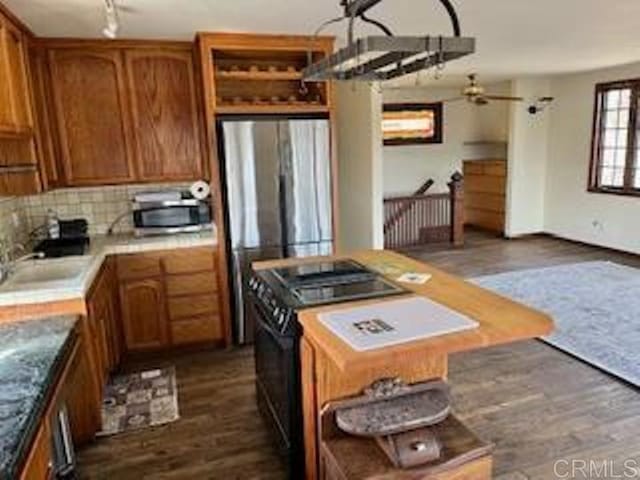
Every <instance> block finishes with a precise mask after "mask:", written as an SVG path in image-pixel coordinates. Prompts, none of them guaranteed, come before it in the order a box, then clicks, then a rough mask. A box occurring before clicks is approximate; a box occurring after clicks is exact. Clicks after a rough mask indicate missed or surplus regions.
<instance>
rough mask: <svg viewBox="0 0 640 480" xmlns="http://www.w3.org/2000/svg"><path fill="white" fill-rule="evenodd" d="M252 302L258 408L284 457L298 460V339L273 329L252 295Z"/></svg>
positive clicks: (300, 429) (299, 416)
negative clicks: (296, 454)
mask: <svg viewBox="0 0 640 480" xmlns="http://www.w3.org/2000/svg"><path fill="white" fill-rule="evenodd" d="M252 300H253V301H252V302H251V306H252V309H253V312H252V314H253V315H254V319H255V340H254V352H255V367H256V394H257V397H258V408H259V409H260V413H261V414H262V416H263V418H264V419H265V421H266V422H267V424H268V425H269V428H270V429H271V430H272V432H273V434H274V437H275V438H276V440H277V446H278V450H279V451H280V453H281V455H287V456H290V457H295V452H300V451H302V412H301V404H300V396H301V395H300V387H299V380H298V378H299V365H298V352H299V348H298V342H299V339H298V338H297V337H294V336H285V335H281V334H280V333H278V332H277V331H275V330H274V329H273V328H271V326H270V325H269V324H268V323H267V322H265V320H264V317H263V311H262V309H261V307H260V306H259V304H257V302H256V299H255V297H253V295H252Z"/></svg>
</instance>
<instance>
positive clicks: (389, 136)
mask: <svg viewBox="0 0 640 480" xmlns="http://www.w3.org/2000/svg"><path fill="white" fill-rule="evenodd" d="M382 138H383V141H384V144H385V145H414V144H423V143H442V102H438V103H385V104H384V106H383V111H382Z"/></svg>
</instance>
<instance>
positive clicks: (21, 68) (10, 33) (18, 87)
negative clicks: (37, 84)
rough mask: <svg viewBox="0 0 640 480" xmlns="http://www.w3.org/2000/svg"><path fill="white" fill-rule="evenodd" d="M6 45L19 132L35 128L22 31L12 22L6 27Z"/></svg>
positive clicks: (13, 104) (8, 72)
mask: <svg viewBox="0 0 640 480" xmlns="http://www.w3.org/2000/svg"><path fill="white" fill-rule="evenodd" d="M4 36H5V38H4V40H3V43H4V47H5V53H6V61H7V67H8V71H7V77H6V78H7V79H8V80H9V82H10V85H11V86H10V88H11V100H12V106H13V122H14V125H15V128H16V130H17V131H18V132H29V131H31V130H32V128H33V117H32V115H31V102H30V92H29V84H28V80H27V78H28V76H27V56H26V47H25V39H24V37H23V35H22V32H20V30H18V29H17V28H15V27H14V26H13V25H11V24H10V23H6V24H5V28H4Z"/></svg>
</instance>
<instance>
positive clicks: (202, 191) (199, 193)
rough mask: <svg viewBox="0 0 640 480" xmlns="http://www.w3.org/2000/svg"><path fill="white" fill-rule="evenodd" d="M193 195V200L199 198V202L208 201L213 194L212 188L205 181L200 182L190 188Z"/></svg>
mask: <svg viewBox="0 0 640 480" xmlns="http://www.w3.org/2000/svg"><path fill="white" fill-rule="evenodd" d="M189 191H190V192H191V195H193V198H197V199H198V200H204V199H206V198H207V197H208V196H209V194H210V193H211V188H210V187H209V184H208V183H207V182H205V181H203V180H198V181H197V182H195V183H194V184H193V185H191V187H190V188H189Z"/></svg>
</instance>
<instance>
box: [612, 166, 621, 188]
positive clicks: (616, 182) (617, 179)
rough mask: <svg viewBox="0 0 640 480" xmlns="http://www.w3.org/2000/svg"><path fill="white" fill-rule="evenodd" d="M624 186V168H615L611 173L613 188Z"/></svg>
mask: <svg viewBox="0 0 640 480" xmlns="http://www.w3.org/2000/svg"><path fill="white" fill-rule="evenodd" d="M623 185H624V168H616V169H614V171H613V186H614V187H622V186H623Z"/></svg>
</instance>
